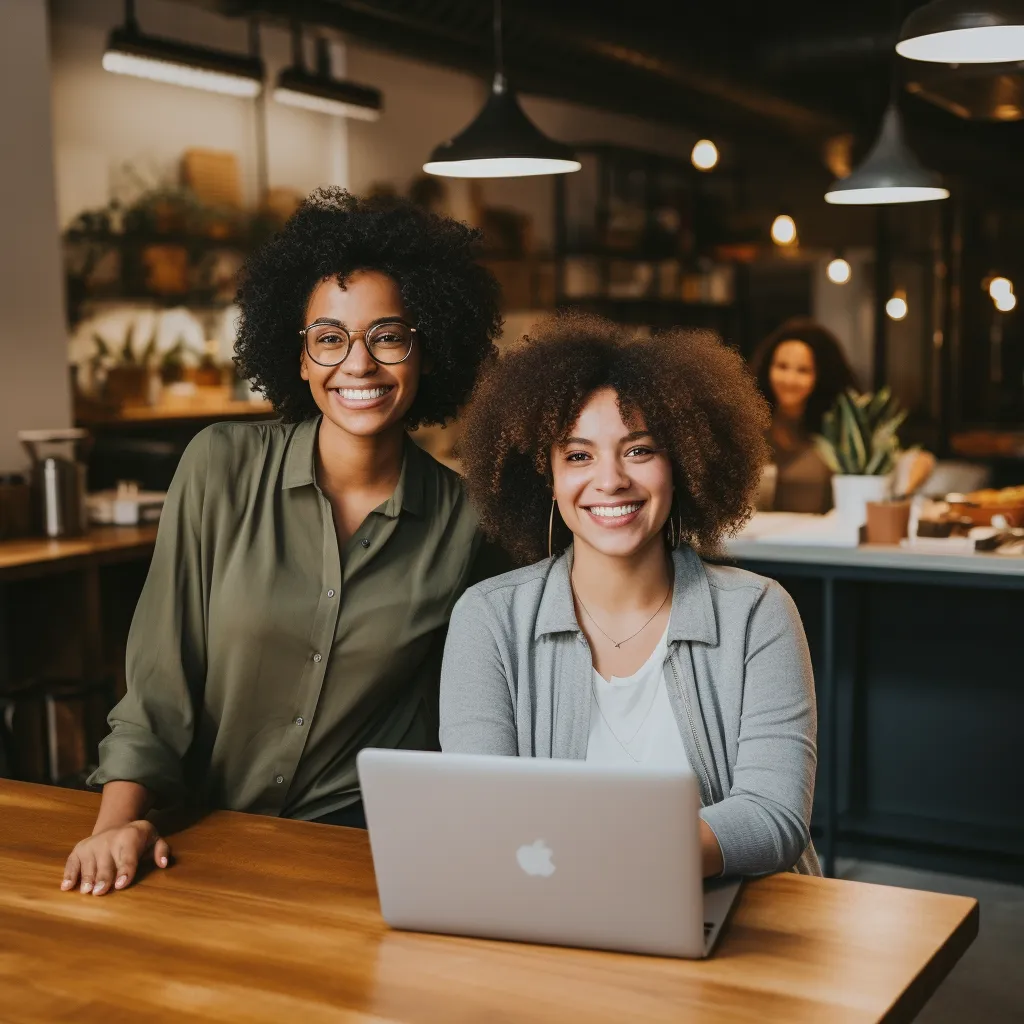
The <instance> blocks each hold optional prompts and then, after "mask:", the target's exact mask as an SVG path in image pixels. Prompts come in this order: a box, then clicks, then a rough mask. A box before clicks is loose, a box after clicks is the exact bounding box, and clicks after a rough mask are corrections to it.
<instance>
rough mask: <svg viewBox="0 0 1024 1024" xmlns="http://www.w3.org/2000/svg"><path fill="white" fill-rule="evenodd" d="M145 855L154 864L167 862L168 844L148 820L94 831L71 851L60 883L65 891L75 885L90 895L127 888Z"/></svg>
mask: <svg viewBox="0 0 1024 1024" xmlns="http://www.w3.org/2000/svg"><path fill="white" fill-rule="evenodd" d="M149 855H151V856H152V858H153V862H154V863H155V864H156V866H157V867H158V868H165V867H167V865H168V864H169V863H170V857H171V848H170V846H169V845H168V844H167V840H166V839H163V838H161V836H160V834H159V833H158V832H157V830H156V828H155V827H154V826H153V824H152V822H149V821H131V822H128V824H126V825H118V826H115V827H114V828H108V829H105V830H104V831H102V832H96V833H94V834H93V835H91V836H89V838H88V839H83V840H82V841H81V842H80V843H79V844H78V845H77V846H76V847H75V848H74V849H73V850H72V851H71V856H70V857H68V860H67V864H65V865H64V881H63V882H61V885H60V887H61V889H63V890H64V891H65V892H67V891H69V890H71V889H74V888H75V887H76V886H79V888H80V890H81V892H83V893H90V892H91V893H92V894H93V896H102V895H103V894H104V893H106V892H110V890H111V889H124V888H127V887H128V886H129V885H131V883H132V880H133V879H134V878H135V874H136V872H137V871H138V869H139V862H140V861H141V860H142V859H143V858H145V857H147V856H149ZM79 883H81V884H80V885H79Z"/></svg>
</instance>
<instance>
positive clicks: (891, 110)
mask: <svg viewBox="0 0 1024 1024" xmlns="http://www.w3.org/2000/svg"><path fill="white" fill-rule="evenodd" d="M948 198H949V189H947V188H945V187H943V184H942V179H941V177H940V176H939V175H938V174H937V173H936V172H935V171H929V170H928V168H926V167H924V166H923V165H922V164H921V162H920V161H919V160H918V159H917V157H916V156H914V154H913V153H912V152H911V150H910V147H909V146H908V145H907V144H906V142H904V140H903V122H902V120H901V119H900V112H899V110H898V109H897V108H896V104H895V102H891V103H890V104H889V106H888V108H887V109H886V111H885V114H884V115H883V116H882V130H881V131H880V132H879V133H878V138H877V139H876V140H875V144H874V145H873V146H872V147H871V151H870V152H869V153H868V155H867V156H866V157H864V160H863V162H862V163H861V164H860V166H859V167H855V168H854V169H853V171H852V172H851V173H850V175H849V176H848V177H845V178H842V179H840V180H839V181H836V182H833V184H832V187H831V188H830V189H829V190H828V192H826V193H825V202H827V203H833V204H835V205H838V206H875V205H880V204H885V203H921V202H927V201H928V200H932V199H948Z"/></svg>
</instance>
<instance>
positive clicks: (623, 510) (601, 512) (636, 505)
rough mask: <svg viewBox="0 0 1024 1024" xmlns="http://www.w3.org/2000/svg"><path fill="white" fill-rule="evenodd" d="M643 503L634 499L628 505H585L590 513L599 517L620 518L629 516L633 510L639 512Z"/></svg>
mask: <svg viewBox="0 0 1024 1024" xmlns="http://www.w3.org/2000/svg"><path fill="white" fill-rule="evenodd" d="M643 504H644V503H643V502H642V501H634V502H631V503H630V504H628V505H587V506H585V507H586V509H587V511H588V512H589V513H590V514H591V515H595V516H598V517H599V518H601V519H621V518H622V517H623V516H631V515H632V514H633V513H634V512H639V511H640V509H641V508H642V507H643Z"/></svg>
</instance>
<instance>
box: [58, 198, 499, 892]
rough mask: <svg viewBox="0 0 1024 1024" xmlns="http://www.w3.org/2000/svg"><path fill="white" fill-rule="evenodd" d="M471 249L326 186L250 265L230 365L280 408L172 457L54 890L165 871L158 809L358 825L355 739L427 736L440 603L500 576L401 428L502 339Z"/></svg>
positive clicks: (493, 299)
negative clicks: (87, 794) (120, 676)
mask: <svg viewBox="0 0 1024 1024" xmlns="http://www.w3.org/2000/svg"><path fill="white" fill-rule="evenodd" d="M476 242H477V234H476V232H474V231H472V230H471V229H469V228H467V227H466V226H464V225H462V224H458V223H456V222H455V221H452V220H449V219H446V218H442V217H438V216H435V215H433V214H429V213H427V212H425V211H423V210H420V209H419V208H417V207H415V206H413V205H412V204H411V203H407V202H396V201H393V200H391V201H383V200H381V201H376V200H364V199H357V198H355V197H354V196H351V195H349V194H348V193H346V192H344V191H341V190H339V189H323V190H320V191H318V192H316V193H314V194H313V196H311V197H310V198H309V200H307V201H306V202H305V203H304V204H303V205H302V207H301V208H300V209H299V211H298V212H297V213H296V214H295V216H294V217H293V218H292V219H291V220H290V221H289V222H288V224H287V225H286V226H285V228H284V230H283V231H282V232H281V233H280V234H279V235H278V236H277V237H276V238H274V239H273V240H272V241H270V242H269V243H268V244H267V245H266V246H265V247H264V248H263V249H262V250H260V251H259V252H258V253H256V254H255V255H254V256H253V257H252V259H250V261H249V262H248V263H247V265H246V267H245V270H244V273H243V280H242V284H241V288H240V290H239V294H238V304H239V307H240V310H241V320H240V327H239V333H238V342H237V346H236V352H237V356H236V363H237V365H238V368H239V371H240V372H241V374H242V375H243V376H244V377H246V378H248V379H249V380H251V381H252V382H253V384H254V385H255V387H256V388H257V389H258V390H260V391H262V392H263V393H264V394H265V395H266V396H267V397H268V398H269V399H270V400H271V401H272V402H273V404H274V406H275V408H276V409H277V411H278V413H279V414H280V416H281V422H277V423H256V424H251V423H235V424H219V425H217V426H214V427H211V428H209V429H207V430H204V431H203V432H202V433H200V434H199V435H198V436H197V437H196V438H195V440H193V442H192V443H191V444H190V445H189V447H188V450H187V451H186V452H185V455H184V457H183V458H182V460H181V464H180V466H179V468H178V471H177V474H176V475H175V478H174V482H173V484H172V485H171V489H170V493H169V494H168V496H167V502H166V504H165V505H164V511H163V515H162V517H161V522H160V532H159V536H158V538H157V544H156V551H155V554H154V557H153V564H152V568H151V570H150V574H149V578H148V580H147V582H146V586H145V589H144V591H143V594H142V598H141V600H140V602H139V606H138V609H137V611H136V614H135V619H134V621H133V623H132V630H131V636H130V638H129V642H128V664H127V684H128V686H127V694H126V696H125V697H124V699H123V700H122V701H121V703H120V704H118V705H117V707H116V708H115V709H114V710H113V712H112V713H111V716H110V725H111V733H110V735H109V736H108V737H107V738H106V739H105V740H104V741H103V744H102V745H101V751H100V767H99V769H98V771H97V772H96V773H95V774H94V775H93V777H92V780H91V781H92V783H93V784H94V785H102V786H103V801H102V804H101V808H100V813H99V817H98V819H97V821H96V826H95V829H94V831H93V834H92V836H90V837H89V838H88V839H84V840H83V841H82V842H80V843H79V844H78V845H77V846H76V847H75V849H74V851H73V852H72V854H71V856H70V858H69V859H68V862H67V866H66V868H65V872H64V881H63V888H64V889H68V890H69V889H72V888H76V889H79V890H80V891H81V892H91V893H93V894H97V895H102V894H103V893H107V892H110V891H111V890H113V889H120V888H123V887H124V886H126V885H129V884H130V883H131V881H132V879H133V878H134V876H135V872H136V868H137V866H138V863H139V861H140V859H141V858H142V857H143V856H146V857H150V858H152V859H153V860H155V862H156V863H157V865H158V866H160V867H166V866H167V864H168V858H169V853H170V851H169V848H168V845H167V843H166V842H165V841H164V840H163V839H161V838H160V837H159V836H158V835H157V832H156V830H155V828H154V826H153V825H152V823H150V822H149V821H147V820H146V813H147V811H148V810H149V809H150V808H151V807H152V806H154V805H155V804H156V803H158V802H159V803H165V802H173V801H186V802H189V803H194V804H199V805H201V806H203V807H225V808H231V809H234V810H240V811H250V812H255V813H258V814H273V815H283V816H288V817H294V818H303V819H312V820H319V821H329V822H333V823H337V824H348V825H360V824H363V823H364V822H363V817H362V808H361V803H360V793H359V785H358V780H357V777H356V768H355V756H356V753H357V752H358V751H359V750H360V749H361V748H362V747H365V746H377V747H434V746H436V744H437V685H438V673H439V664H440V655H441V649H442V646H443V641H444V634H445V631H446V628H447V624H448V618H449V616H450V614H451V610H452V607H453V606H454V604H455V602H456V600H457V599H458V597H459V595H460V594H461V593H462V591H463V590H464V589H465V588H466V586H467V585H468V584H469V583H470V582H471V581H472V580H473V579H474V578H481V577H482V576H483V575H485V573H486V570H485V569H484V568H483V560H482V559H481V557H480V556H481V554H482V552H483V548H482V545H481V544H480V542H479V533H478V529H477V520H476V516H475V514H474V513H473V511H472V510H471V508H470V506H469V502H468V501H467V498H466V496H465V494H464V492H463V488H462V484H461V481H460V480H459V479H458V477H456V475H455V474H454V473H452V472H451V471H450V470H448V469H446V468H445V467H443V466H441V465H440V464H439V463H437V462H435V461H434V459H432V458H431V457H430V456H429V455H428V454H427V453H426V452H424V451H422V450H421V449H420V448H418V447H417V446H416V445H415V444H413V443H412V442H411V441H410V440H409V438H408V436H407V431H408V430H409V429H410V428H412V427H415V426H419V425H426V424H436V425H443V424H445V423H446V422H447V421H449V420H450V419H452V417H454V415H455V414H456V412H457V411H458V409H459V408H460V406H462V405H463V403H464V402H465V401H466V399H467V398H468V397H469V393H470V390H471V388H472V386H473V382H474V380H475V378H476V375H477V371H478V370H479V369H480V367H481V365H482V364H483V362H484V361H485V360H486V359H488V357H490V356H491V354H492V352H493V349H494V346H493V340H494V337H495V335H496V334H497V332H498V330H499V328H500V324H501V320H500V317H499V315H498V304H497V300H498V287H497V284H496V282H495V280H494V278H493V277H492V275H491V274H490V273H489V272H488V271H487V270H485V269H484V268H482V267H481V266H480V265H479V264H478V263H477V262H476V259H475V246H476Z"/></svg>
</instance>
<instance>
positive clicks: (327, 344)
mask: <svg viewBox="0 0 1024 1024" xmlns="http://www.w3.org/2000/svg"><path fill="white" fill-rule="evenodd" d="M299 334H300V335H302V338H303V339H304V341H305V344H306V354H307V355H308V356H309V358H310V359H312V360H313V362H314V363H319V364H320V365H321V366H339V365H340V364H341V363H343V362H345V360H346V359H347V358H348V354H349V352H351V351H352V339H353V338H355V337H356V336H357V335H362V337H363V343H364V344H365V345H366V351H367V352H369V353H370V358H372V359H373V360H374V362H377V363H381V364H382V365H383V366H394V365H395V364H396V363H404V362H405V361H406V359H408V358H409V354H410V353H411V352H412V342H413V337H414V336H415V334H416V328H415V327H410V326H409V325H408V324H407V323H405V322H404V321H402V320H382V321H381V322H380V323H376V324H371V325H370V326H369V327H367V328H366V330H365V331H349V330H346V329H345V328H344V327H342V326H341V324H339V323H338V322H337V321H335V320H318V321H316V323H312V324H310V325H309V326H308V327H304V328H303V329H302V330H301V331H299Z"/></svg>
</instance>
